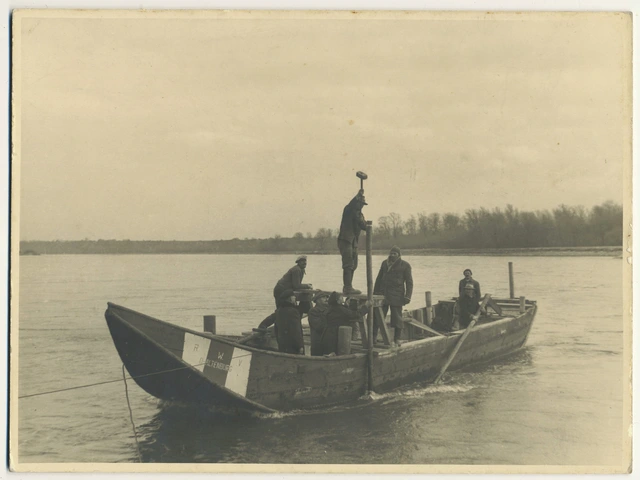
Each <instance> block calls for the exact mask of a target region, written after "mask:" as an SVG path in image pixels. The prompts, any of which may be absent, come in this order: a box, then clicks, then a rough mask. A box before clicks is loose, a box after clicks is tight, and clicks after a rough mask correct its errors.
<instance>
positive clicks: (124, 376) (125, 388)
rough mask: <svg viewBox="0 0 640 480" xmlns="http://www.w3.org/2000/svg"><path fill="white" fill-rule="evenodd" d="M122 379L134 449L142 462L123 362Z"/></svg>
mask: <svg viewBox="0 0 640 480" xmlns="http://www.w3.org/2000/svg"><path fill="white" fill-rule="evenodd" d="M122 381H123V382H124V394H125V396H126V397H127V407H129V418H130V419H131V426H132V427H133V438H134V440H135V441H136V451H137V452H138V462H140V463H142V455H140V445H139V444H138V433H137V432H136V424H135V423H134V422H133V411H132V410H131V402H129V389H128V388H127V375H126V374H125V373H124V363H123V364H122Z"/></svg>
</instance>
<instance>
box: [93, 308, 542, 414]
mask: <svg viewBox="0 0 640 480" xmlns="http://www.w3.org/2000/svg"><path fill="white" fill-rule="evenodd" d="M536 309H537V307H536V305H535V303H534V302H530V304H529V306H528V308H527V309H526V311H525V312H524V313H522V314H518V315H515V316H513V317H508V318H503V319H501V320H496V321H493V322H490V323H485V324H481V325H478V326H476V327H475V328H474V329H473V330H472V331H471V332H470V334H469V336H468V337H467V339H466V341H465V343H464V344H463V345H462V348H461V349H460V350H459V352H458V354H457V355H456V357H455V359H454V361H453V362H452V364H451V366H450V369H456V368H461V367H464V366H465V365H469V364H472V363H477V362H483V361H488V360H491V359H493V358H496V357H499V356H503V355H506V354H508V353H510V352H513V351H515V350H517V349H519V348H520V347H522V346H523V345H524V344H525V342H526V339H527V336H528V333H529V330H530V329H531V325H532V323H533V320H534V317H535V313H536ZM105 317H106V319H107V324H108V325H109V330H110V332H111V335H112V338H113V340H114V344H115V345H116V349H117V350H118V353H119V355H120V358H121V359H122V361H123V363H124V364H125V366H126V368H127V370H128V371H129V373H130V374H131V376H132V377H133V378H134V380H135V381H136V383H137V384H138V385H139V386H140V387H141V388H143V389H144V390H145V391H147V392H148V393H149V394H151V395H153V396H155V397H158V398H161V399H164V400H172V401H182V402H187V403H197V404H206V405H209V406H213V407H216V408H220V409H235V410H240V409H241V410H251V411H261V412H270V411H289V410H296V409H315V408H323V407H327V406H330V405H334V404H340V403H345V402H349V401H352V400H355V399H357V398H359V397H360V396H362V395H363V394H364V393H366V391H367V388H368V384H367V378H368V376H367V355H366V353H356V354H352V355H345V356H336V357H308V356H300V355H289V354H283V353H279V352H272V351H266V350H260V349H257V348H253V347H250V346H246V345H239V344H237V343H235V342H233V341H230V340H228V339H225V338H222V337H220V336H215V335H211V334H207V333H202V332H196V331H192V330H189V329H185V328H182V327H178V326H175V325H172V324H170V323H167V322H163V321H161V320H157V319H154V318H152V317H149V316H146V315H143V314H140V313H138V312H135V311H133V310H129V309H126V308H124V307H120V306H117V305H113V304H109V308H108V309H107V312H106V313H105ZM459 338H460V337H459V335H450V336H438V337H430V338H425V339H422V340H416V341H413V342H409V343H406V344H404V345H403V346H402V347H401V348H397V349H386V350H384V349H376V350H375V351H374V357H373V389H374V391H376V392H379V393H381V392H385V391H389V390H392V389H394V388H397V387H399V386H401V385H405V384H408V383H411V382H415V381H421V380H427V381H428V380H433V379H434V378H435V377H436V375H437V373H438V372H439V370H440V368H441V367H442V365H443V364H444V362H445V361H446V358H447V357H448V355H449V354H450V353H451V352H452V351H453V348H454V347H455V344H456V343H457V340H458V339H459Z"/></svg>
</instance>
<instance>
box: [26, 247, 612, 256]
mask: <svg viewBox="0 0 640 480" xmlns="http://www.w3.org/2000/svg"><path fill="white" fill-rule="evenodd" d="M372 253H373V254H374V255H386V254H387V253H388V250H386V249H374V250H373V251H372ZM622 253H623V252H622V247H621V246H617V247H615V246H614V247H612V246H607V247H535V248H485V249H439V248H416V249H411V248H405V249H402V254H403V256H434V257H435V256H452V257H460V256H487V257H505V256H515V257H615V258H622ZM299 254H305V255H339V253H338V252H337V251H335V252H334V251H330V252H318V251H305V250H301V251H295V252H292V251H281V252H207V253H204V252H187V251H185V252H122V253H111V252H104V253H96V252H86V253H85V252H65V253H62V252H61V253H35V252H33V251H27V252H21V253H20V255H21V256H42V255H299ZM360 254H361V255H363V254H364V249H360Z"/></svg>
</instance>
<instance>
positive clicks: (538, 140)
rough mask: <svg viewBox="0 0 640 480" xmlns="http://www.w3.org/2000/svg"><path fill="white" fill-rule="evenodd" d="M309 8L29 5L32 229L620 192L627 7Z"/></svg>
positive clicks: (221, 227)
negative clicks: (172, 13)
mask: <svg viewBox="0 0 640 480" xmlns="http://www.w3.org/2000/svg"><path fill="white" fill-rule="evenodd" d="M302 15H304V14H302V13H298V14H295V15H287V14H284V13H280V14H277V15H271V16H268V15H266V14H253V15H245V16H244V17H243V18H236V19H232V18H214V17H210V18H206V19H202V18H197V17H196V16H194V15H190V14H188V13H187V14H186V15H184V14H183V15H181V16H180V17H175V18H168V17H167V16H164V17H163V16H150V17H149V18H146V19H145V18H142V17H137V18H133V17H131V18H117V16H114V15H113V14H112V18H88V17H84V18H83V17H81V16H76V17H75V18H52V17H47V18H34V17H33V15H31V16H27V17H24V18H22V20H21V23H20V28H19V29H15V30H14V34H16V35H19V36H20V39H19V51H17V52H16V56H17V57H19V65H20V66H21V69H20V75H19V76H18V77H17V78H16V83H17V84H18V90H19V96H18V98H17V100H16V101H17V102H18V108H15V110H14V111H15V112H16V113H17V114H18V119H19V121H20V132H21V138H19V139H18V140H19V152H20V158H19V163H20V165H19V173H20V216H21V222H20V238H22V239H27V240H36V239H38V240H52V239H83V238H89V239H99V238H103V239H112V238H116V239H126V238H128V239H132V240H133V239H135V240H142V239H161V240H171V239H178V240H198V239H205V240H206V239H226V238H233V237H239V238H244V237H254V238H260V237H269V236H273V235H275V234H280V235H282V236H291V235H293V234H294V233H295V232H298V231H301V232H303V233H306V232H312V233H315V232H316V231H317V230H318V228H320V227H329V228H336V227H337V226H338V225H339V222H340V215H341V212H342V208H343V207H344V205H345V204H346V203H347V202H348V201H349V200H350V199H351V197H353V195H354V194H355V193H356V192H357V190H358V188H359V180H358V179H357V178H356V176H355V172H356V171H357V170H363V171H365V172H366V173H367V174H368V175H369V179H368V180H367V181H366V182H365V191H366V196H367V201H368V203H369V205H368V206H367V207H365V209H364V213H365V216H366V217H367V219H370V220H374V223H375V222H376V221H377V219H378V218H379V217H380V216H382V215H387V214H389V213H390V212H397V213H399V214H401V215H402V217H403V218H405V219H406V218H407V217H408V216H409V215H411V214H416V213H418V212H426V213H430V212H439V213H444V212H455V213H459V214H463V213H464V211H465V210H466V209H468V208H480V207H486V208H494V207H504V206H505V205H507V204H512V205H513V206H515V207H516V208H519V209H521V210H538V209H552V208H554V207H556V206H558V205H559V204H562V203H564V204H568V205H584V206H586V207H588V208H589V207H591V206H593V205H595V204H599V203H602V202H604V201H606V200H613V201H615V202H618V203H622V200H623V199H622V166H623V160H624V156H625V154H626V151H627V150H628V143H625V141H627V142H628V138H629V137H628V135H629V134H628V129H629V110H628V109H627V108H626V107H625V99H628V98H629V88H630V83H629V81H630V70H628V69H626V68H625V66H628V65H629V62H630V55H631V50H630V21H629V18H628V17H625V16H624V15H615V14H587V13H570V14H565V15H560V14H555V15H552V16H551V15H545V14H492V15H488V14H487V15H480V14H474V13H457V14H452V13H441V14H437V15H431V16H419V15H403V14H390V13H388V14H385V16H384V17H380V18H379V19H374V18H373V17H372V16H371V15H351V14H348V13H344V14H340V15H338V18H328V16H323V15H317V16H315V17H312V18H309V17H308V15H309V14H306V15H307V18H303V17H302ZM14 58H15V57H14ZM627 160H628V159H627Z"/></svg>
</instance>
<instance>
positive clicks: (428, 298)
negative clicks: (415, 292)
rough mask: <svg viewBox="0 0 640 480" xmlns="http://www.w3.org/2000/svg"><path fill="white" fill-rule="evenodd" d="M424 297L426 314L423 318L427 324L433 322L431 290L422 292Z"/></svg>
mask: <svg viewBox="0 0 640 480" xmlns="http://www.w3.org/2000/svg"><path fill="white" fill-rule="evenodd" d="M424 298H425V300H426V302H427V316H426V318H425V323H426V324H427V325H429V326H431V324H432V323H433V311H432V309H431V307H432V305H431V292H424Z"/></svg>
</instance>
